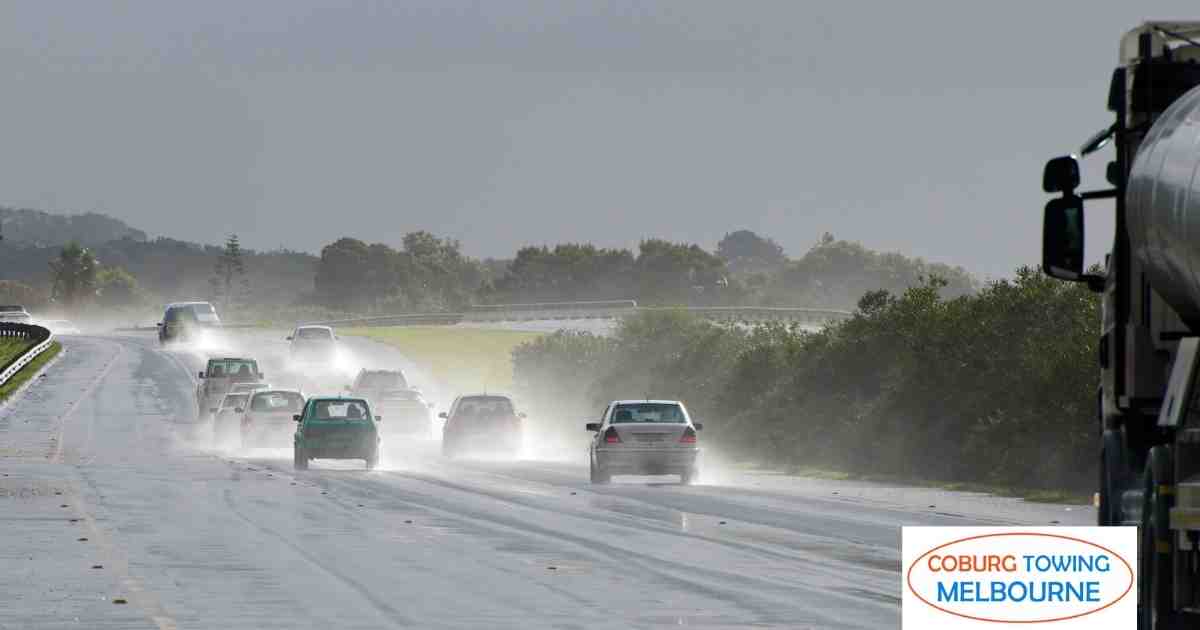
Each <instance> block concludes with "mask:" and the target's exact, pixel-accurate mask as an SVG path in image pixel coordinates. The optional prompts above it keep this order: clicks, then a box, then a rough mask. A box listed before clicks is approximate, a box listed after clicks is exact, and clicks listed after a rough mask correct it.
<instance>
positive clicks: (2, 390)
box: [0, 341, 62, 401]
mask: <svg viewBox="0 0 1200 630" xmlns="http://www.w3.org/2000/svg"><path fill="white" fill-rule="evenodd" d="M24 347H28V344H27V343H26V344H24ZM61 350H62V345H61V344H59V343H58V342H57V341H55V342H54V343H52V344H50V347H49V348H47V349H46V351H45V352H43V353H41V354H39V355H38V356H37V358H36V359H34V360H33V361H32V362H30V363H29V365H26V366H25V367H23V368H21V371H20V372H17V373H16V375H15V376H13V377H12V378H10V379H8V382H7V383H5V384H4V385H3V386H0V401H5V400H8V397H9V396H11V395H12V394H13V392H15V391H17V390H18V389H21V386H22V385H24V384H25V383H26V382H28V381H29V379H31V378H33V375H34V374H37V373H38V371H39V370H41V369H42V367H43V366H45V365H46V364H47V363H49V362H50V360H51V359H53V358H54V357H56V356H58V353H59V352H60V351H61ZM5 351H7V348H5V347H4V346H0V352H5ZM4 356H6V357H7V358H4V359H2V361H4V362H7V361H8V359H9V358H12V356H15V355H4Z"/></svg>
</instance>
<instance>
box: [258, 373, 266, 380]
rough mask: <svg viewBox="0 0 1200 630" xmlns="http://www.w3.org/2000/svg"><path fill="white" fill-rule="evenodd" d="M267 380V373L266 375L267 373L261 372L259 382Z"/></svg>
mask: <svg viewBox="0 0 1200 630" xmlns="http://www.w3.org/2000/svg"><path fill="white" fill-rule="evenodd" d="M265 378H267V373H266V372H259V373H258V380H260V381H261V380H263V379H265Z"/></svg>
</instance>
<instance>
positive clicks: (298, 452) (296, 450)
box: [292, 445, 308, 470]
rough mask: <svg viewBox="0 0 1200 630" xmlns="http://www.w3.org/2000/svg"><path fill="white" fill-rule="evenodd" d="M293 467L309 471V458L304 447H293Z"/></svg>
mask: <svg viewBox="0 0 1200 630" xmlns="http://www.w3.org/2000/svg"><path fill="white" fill-rule="evenodd" d="M292 467H293V468H295V469H296V470H308V457H307V456H306V455H305V453H304V447H302V446H299V445H297V446H293V447H292Z"/></svg>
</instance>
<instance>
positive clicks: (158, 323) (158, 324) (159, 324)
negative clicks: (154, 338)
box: [154, 322, 162, 328]
mask: <svg viewBox="0 0 1200 630" xmlns="http://www.w3.org/2000/svg"><path fill="white" fill-rule="evenodd" d="M154 325H155V326H157V327H159V328H162V322H157V323H155V324H154Z"/></svg>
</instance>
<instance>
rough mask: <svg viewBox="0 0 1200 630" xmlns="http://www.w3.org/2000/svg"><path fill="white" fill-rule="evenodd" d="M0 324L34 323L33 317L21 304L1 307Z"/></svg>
mask: <svg viewBox="0 0 1200 630" xmlns="http://www.w3.org/2000/svg"><path fill="white" fill-rule="evenodd" d="M0 322H13V323H16V324H31V323H33V316H32V315H30V314H29V311H26V310H25V307H24V306H21V305H19V304H7V305H0Z"/></svg>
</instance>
